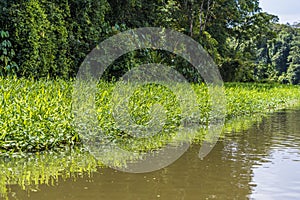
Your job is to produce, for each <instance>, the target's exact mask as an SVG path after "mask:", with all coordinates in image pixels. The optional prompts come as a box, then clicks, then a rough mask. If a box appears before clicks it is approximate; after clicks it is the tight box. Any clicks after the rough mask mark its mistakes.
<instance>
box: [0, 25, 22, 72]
mask: <svg viewBox="0 0 300 200" xmlns="http://www.w3.org/2000/svg"><path fill="white" fill-rule="evenodd" d="M9 38H10V37H9V32H8V31H4V30H0V75H2V76H5V75H15V74H16V72H17V71H18V69H19V68H18V65H17V64H16V62H15V61H14V57H15V51H14V50H13V47H12V44H11V41H10V40H9Z"/></svg>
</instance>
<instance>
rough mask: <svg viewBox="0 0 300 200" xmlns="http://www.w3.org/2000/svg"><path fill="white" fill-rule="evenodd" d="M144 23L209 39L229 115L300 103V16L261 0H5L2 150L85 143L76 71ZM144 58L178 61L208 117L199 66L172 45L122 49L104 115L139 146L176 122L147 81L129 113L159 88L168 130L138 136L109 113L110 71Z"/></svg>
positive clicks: (0, 31) (102, 100) (169, 101)
mask: <svg viewBox="0 0 300 200" xmlns="http://www.w3.org/2000/svg"><path fill="white" fill-rule="evenodd" d="M138 27H165V28H170V29H173V30H176V31H179V32H181V33H184V34H186V35H188V36H190V37H192V38H193V39H194V40H195V41H197V42H199V43H200V44H201V45H202V46H203V47H204V49H205V50H206V51H207V52H208V53H209V54H210V56H211V57H212V58H213V59H214V61H215V63H216V64H217V66H218V68H219V70H220V72H221V75H222V78H223V80H224V81H225V82H228V83H226V84H225V91H226V95H227V96H226V98H227V107H226V108H227V114H226V119H227V120H231V119H234V118H236V117H238V116H253V115H255V114H257V113H266V112H269V111H273V110H277V109H280V108H285V107H288V106H293V105H299V96H300V94H299V87H298V86H294V85H297V84H299V81H300V49H299V48H300V28H299V27H300V24H299V23H296V22H295V23H294V24H292V25H291V24H279V23H278V17H277V16H274V15H271V14H268V13H266V12H263V11H262V10H261V8H260V7H259V1H258V0H254V1H253V0H238V1H237V0H149V1H142V0H51V1H50V0H18V1H16V0H0V76H1V77H0V129H1V134H0V152H1V153H7V152H9V153H11V152H39V151H43V150H49V149H55V148H63V147H64V146H74V145H76V144H78V143H80V135H78V133H77V132H76V131H75V128H74V124H73V123H72V120H73V115H72V112H71V106H72V86H73V85H72V84H73V83H74V79H75V77H76V74H77V71H78V69H79V67H80V65H81V63H82V62H83V60H84V58H85V57H86V56H87V54H88V53H89V52H90V51H91V50H92V49H93V48H95V47H96V45H97V44H99V43H100V42H101V41H103V40H105V39H106V38H109V37H110V36H112V35H115V34H117V33H119V32H122V31H125V30H128V29H132V28H138ZM142 63H163V64H169V65H172V66H175V68H176V70H177V71H179V72H180V73H181V74H183V76H184V77H185V78H186V79H187V80H188V81H190V82H191V83H192V85H193V89H194V90H195V92H196V93H197V94H198V95H199V99H198V103H199V108H200V110H201V114H202V120H203V123H207V120H208V118H206V117H207V115H209V111H210V104H209V100H208V99H209V95H208V93H207V88H206V87H205V86H204V85H203V83H202V79H201V76H200V74H198V73H197V72H196V70H195V69H194V68H193V67H192V66H191V65H190V64H189V63H187V62H186V61H185V60H183V59H182V58H180V57H176V56H175V55H172V54H171V53H169V52H165V51H161V50H154V49H141V50H138V51H133V52H130V53H127V54H125V55H123V56H122V57H120V58H119V59H117V60H116V61H115V62H114V63H113V64H112V66H110V67H109V69H108V70H107V71H106V72H105V73H104V76H103V80H101V81H100V82H99V94H98V96H97V101H96V102H97V106H98V109H97V112H98V119H99V124H100V126H101V127H102V128H103V129H104V130H105V131H104V132H105V133H106V135H107V136H108V137H110V138H111V140H112V141H114V142H118V141H121V139H122V141H124V140H126V142H127V146H128V144H129V146H130V145H131V148H133V149H134V150H137V149H138V150H141V149H142V148H144V147H146V150H147V149H155V148H159V147H160V146H162V145H164V144H163V143H162V142H163V141H162V140H161V139H159V138H160V137H166V138H165V140H166V141H167V140H168V138H169V137H171V136H172V133H173V132H174V131H176V129H177V128H178V126H179V123H178V122H179V121H180V120H181V118H180V109H179V107H178V102H177V101H176V100H175V99H174V98H173V97H174V96H172V94H170V93H169V92H170V91H168V90H166V89H165V88H162V87H159V86H151V87H150V86H149V87H150V88H146V89H147V90H149V91H152V93H151V94H146V93H145V92H144V90H143V88H140V90H138V91H137V92H136V93H135V95H136V96H134V97H132V99H131V100H132V101H133V104H130V106H131V109H132V110H133V111H134V112H132V113H131V114H132V115H133V116H134V118H135V119H136V122H137V123H139V124H145V123H147V121H149V120H150V119H149V115H148V114H147V113H148V111H149V109H150V108H151V106H152V105H153V104H155V100H156V98H158V97H159V98H160V100H165V101H166V102H165V103H163V102H161V103H162V104H163V105H164V107H165V108H166V110H167V111H168V115H167V124H166V126H165V127H164V129H163V130H162V132H161V133H160V134H159V135H158V136H157V138H155V137H154V138H153V141H154V142H153V143H147V144H145V143H144V142H145V141H140V142H141V143H138V144H136V145H133V144H135V143H134V142H135V141H133V140H132V139H131V138H126V137H127V136H126V135H124V134H123V133H122V132H121V131H120V130H118V129H117V128H116V126H115V124H114V120H113V118H112V116H111V114H109V113H111V107H110V106H109V105H110V103H111V102H110V99H111V95H112V90H113V88H114V87H115V85H114V81H113V80H117V79H118V77H120V76H122V75H123V74H124V73H126V72H127V71H128V70H129V69H132V68H134V67H136V66H138V65H140V64H142ZM241 82H248V83H241ZM249 82H252V83H251V84H250V83H249ZM262 83H264V84H262ZM144 89H145V88H144ZM182 94H183V95H184V93H182ZM149 95H150V96H149ZM151 95H152V96H151ZM160 100H159V101H160ZM199 140H200V139H199ZM141 144H142V145H143V146H141ZM124 148H127V147H124Z"/></svg>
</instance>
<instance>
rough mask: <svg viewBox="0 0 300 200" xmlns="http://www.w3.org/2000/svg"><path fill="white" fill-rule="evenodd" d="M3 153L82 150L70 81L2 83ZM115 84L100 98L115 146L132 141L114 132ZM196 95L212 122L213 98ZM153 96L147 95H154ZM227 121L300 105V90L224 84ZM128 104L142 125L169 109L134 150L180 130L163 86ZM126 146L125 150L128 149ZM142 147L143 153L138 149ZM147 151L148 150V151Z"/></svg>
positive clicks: (199, 90)
mask: <svg viewBox="0 0 300 200" xmlns="http://www.w3.org/2000/svg"><path fill="white" fill-rule="evenodd" d="M0 85H1V87H0V94H1V95H0V116H1V117H0V129H1V135H0V152H1V154H11V153H21V152H41V151H45V150H55V149H64V148H66V147H73V146H78V145H80V136H79V135H78V133H77V132H76V129H75V127H74V123H73V118H74V116H73V113H72V88H73V82H72V81H63V80H55V81H54V80H39V81H35V80H27V79H2V78H1V79H0ZM114 87H115V85H114V84H112V83H104V82H101V83H100V84H99V93H97V95H96V99H97V100H96V102H97V103H96V104H97V114H98V119H99V125H100V127H101V128H103V130H104V132H105V134H106V135H107V136H108V137H110V138H111V139H112V140H114V141H115V142H120V144H121V145H123V143H122V141H124V140H128V141H129V142H130V141H133V139H132V138H131V137H128V135H126V133H125V134H124V133H123V131H121V130H119V129H118V128H116V125H115V123H114V118H113V116H112V114H111V113H112V112H111V110H112V107H111V97H112V94H113V91H114ZM192 88H193V89H194V91H195V93H196V94H197V96H198V97H197V103H198V106H199V109H200V113H201V120H202V122H203V123H204V124H205V123H207V122H208V118H209V117H208V116H209V111H210V105H211V102H210V98H209V95H208V91H207V87H206V86H205V85H204V84H200V85H196V84H195V85H192ZM150 90H151V92H150V93H149V92H147V91H150ZM225 93H226V101H227V104H226V109H227V114H226V121H227V122H230V121H232V119H235V118H240V117H247V116H249V117H251V116H253V115H257V114H262V113H268V112H273V111H276V110H279V109H283V108H289V107H294V106H297V105H299V101H300V100H299V96H300V87H299V86H292V85H278V84H275V85H272V84H257V83H228V84H225ZM131 100H132V101H131V103H129V108H130V109H131V110H132V112H131V114H132V115H133V117H134V119H135V120H136V122H137V123H138V124H142V125H143V124H147V122H148V121H149V120H150V119H151V118H150V116H151V115H149V110H150V109H151V106H152V105H154V104H155V103H156V102H158V103H161V104H162V105H163V107H164V108H165V109H166V113H167V116H166V123H165V126H164V127H163V129H162V131H161V133H160V134H158V136H157V138H154V140H153V142H152V143H150V144H149V143H147V145H148V146H147V147H143V145H145V143H143V142H141V143H138V144H137V145H133V146H132V144H129V145H130V148H131V149H133V150H147V149H155V148H159V147H160V146H162V145H163V143H161V142H159V140H158V139H159V138H162V137H163V138H164V140H165V141H168V138H170V137H171V136H172V133H173V132H174V131H175V130H177V128H178V126H179V125H180V120H181V115H180V105H179V104H178V101H177V100H176V98H174V95H172V92H171V91H170V90H168V89H166V88H165V87H162V86H159V85H154V86H153V85H152V86H145V87H142V88H140V89H139V90H138V91H137V92H135V93H134V95H133V97H132V98H131ZM129 145H128V143H127V145H125V148H127V147H128V146H129ZM139 148H140V149H139ZM144 148H145V149H144Z"/></svg>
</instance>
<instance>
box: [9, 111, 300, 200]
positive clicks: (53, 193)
mask: <svg viewBox="0 0 300 200" xmlns="http://www.w3.org/2000/svg"><path fill="white" fill-rule="evenodd" d="M299 117H300V110H299V111H282V112H278V113H274V114H272V115H271V116H270V117H268V118H264V119H263V120H262V121H261V122H259V123H255V124H254V125H253V126H252V128H250V129H248V130H247V131H240V132H231V133H228V134H227V136H226V137H225V139H222V140H220V141H219V142H218V143H217V145H216V146H215V148H214V149H213V151H212V152H211V153H210V154H209V155H208V156H207V157H205V158H204V159H203V160H200V159H199V158H198V151H199V146H198V145H193V146H191V148H190V149H189V150H188V151H187V152H186V153H185V154H184V155H183V156H182V157H181V158H180V159H179V160H177V161H176V162H175V163H174V164H172V165H171V166H168V167H166V168H164V169H162V170H159V171H156V172H152V173H146V174H128V173H124V172H119V171H115V170H113V169H109V168H98V169H97V171H95V172H93V173H89V174H84V173H81V175H80V176H76V175H74V176H72V177H73V178H72V177H70V176H69V177H70V178H66V177H65V176H61V175H60V176H57V177H56V178H55V180H56V181H55V182H54V185H53V186H48V185H47V184H46V182H45V183H44V184H38V186H37V187H34V188H31V190H33V192H30V193H28V191H26V190H22V189H21V188H20V186H19V185H16V184H15V185H14V184H13V185H10V186H9V187H8V188H9V189H10V192H9V197H10V199H33V200H34V199H39V200H40V199H44V200H47V199H70V200H71V199H72V200H77V199H78V200H79V199H80V200H82V199H109V200H117V199H124V200H129V199H130V200H132V199H147V200H148V199H170V200H173V199H175V200H176V199H178V200H182V199H184V200H186V199H187V200H190V199H191V200H193V199H195V200H196V199H197V200H198V199H295V198H298V197H299V196H300V170H299V169H300V129H299V124H300V119H299ZM72 174H76V173H72ZM77 175H78V173H77Z"/></svg>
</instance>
